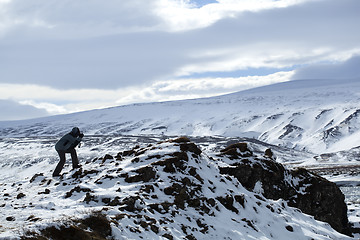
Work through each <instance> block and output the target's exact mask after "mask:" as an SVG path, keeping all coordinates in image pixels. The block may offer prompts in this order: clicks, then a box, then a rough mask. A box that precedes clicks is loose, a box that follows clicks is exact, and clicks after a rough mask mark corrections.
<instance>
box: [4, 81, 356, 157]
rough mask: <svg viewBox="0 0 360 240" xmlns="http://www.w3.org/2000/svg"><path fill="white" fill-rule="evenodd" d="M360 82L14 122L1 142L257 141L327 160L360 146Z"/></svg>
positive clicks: (284, 86) (306, 84)
mask: <svg viewBox="0 0 360 240" xmlns="http://www.w3.org/2000/svg"><path fill="white" fill-rule="evenodd" d="M359 101H360V79H347V80H297V81H289V82H284V83H278V84H273V85H269V86H263V87H258V88H254V89H249V90H245V91H241V92H236V93H231V94H227V95H222V96H215V97H210V98H202V99H191V100H180V101H168V102H159V103H157V102H155V103H137V104H131V105H124V106H118V107H112V108H106V109H97V110H90V111H85V112H78V113H72V114H67V115H58V116H50V117H45V118H40V119H31V120H22V121H16V122H15V121H14V122H0V136H2V137H11V136H31V135H32V136H37V135H39V136H41V135H60V134H63V133H64V132H66V131H68V129H69V128H71V127H72V126H74V125H76V126H78V127H80V128H81V129H82V130H83V131H84V132H85V133H86V134H89V135H96V134H107V135H114V134H124V135H139V134H140V135H141V134H142V135H151V134H154V135H156V134H159V135H168V136H171V135H188V136H213V135H214V136H216V135H218V136H229V137H233V136H239V137H253V138H256V139H259V140H261V141H264V142H269V143H271V144H275V145H279V146H286V147H290V148H294V149H297V150H305V151H309V152H314V153H316V154H321V153H324V152H336V151H344V150H348V149H351V148H354V147H357V146H359V144H357V143H356V141H355V139H356V138H358V137H360V131H359V128H358V127H357V125H358V124H359V123H360V118H359V116H358V114H356V113H357V112H359V111H360V110H359V109H360V108H359V107H358V104H357V103H358V102H359Z"/></svg>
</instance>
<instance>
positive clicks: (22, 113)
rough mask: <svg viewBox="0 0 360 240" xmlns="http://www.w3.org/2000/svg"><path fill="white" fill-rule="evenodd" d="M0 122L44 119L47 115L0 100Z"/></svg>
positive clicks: (25, 106)
mask: <svg viewBox="0 0 360 240" xmlns="http://www.w3.org/2000/svg"><path fill="white" fill-rule="evenodd" d="M0 109H1V114H0V121H8V120H20V119H26V118H35V117H44V116H48V115H49V113H48V112H46V111H45V110H44V109H38V108H35V107H33V106H30V105H23V104H20V103H17V102H15V101H12V100H1V99H0Z"/></svg>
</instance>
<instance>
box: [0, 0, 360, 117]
mask: <svg viewBox="0 0 360 240" xmlns="http://www.w3.org/2000/svg"><path fill="white" fill-rule="evenodd" d="M359 11H360V1H358V0H344V1H337V0H326V1H324V0H311V1H310V0H282V1H273V0H251V1H250V0H244V1H243V0H242V1H238V0H218V1H210V3H209V2H206V1H202V0H154V1H148V0H133V1H117V0H109V1H100V0H90V1H86V3H84V2H81V1H73V0H63V1H56V0H46V1H45V0H28V1H21V0H6V1H4V0H0V52H1V54H0V75H1V76H2V77H1V78H0V93H1V94H4V95H1V94H0V97H1V98H2V99H14V100H16V101H22V102H24V101H25V102H26V103H28V104H31V105H33V106H36V107H41V108H45V109H47V110H48V111H53V112H55V111H57V112H59V111H66V112H69V111H74V110H85V109H89V108H98V107H106V106H113V105H114V104H125V103H129V102H139V101H160V100H168V99H170V100H172V99H174V98H175V99H180V98H191V97H201V96H209V95H210V94H212V95H219V94H222V93H228V92H230V91H239V90H241V89H245V88H246V86H259V85H261V84H262V85H266V84H270V83H273V80H272V78H267V77H266V76H259V75H265V74H261V72H262V70H263V69H268V71H266V72H267V73H266V74H268V73H276V72H282V71H292V70H296V68H298V67H299V66H300V67H301V66H311V65H312V64H317V63H319V62H341V61H345V60H347V59H349V58H350V57H351V56H353V55H354V54H355V55H356V54H360V32H359V31H356V30H357V28H358V26H357V25H358V22H360V15H359V14H358V12H359ZM256 70H258V73H257V72H256ZM301 71H302V70H299V71H297V72H298V73H301ZM250 72H252V73H251V74H249V75H246V73H250ZM217 73H227V75H226V77H223V78H217V77H216V75H217ZM212 74H214V75H213V76H212ZM232 74H233V75H232ZM279 74H280V73H279ZM201 76H207V77H206V78H204V77H201ZM274 76H275V75H274ZM286 76H287V77H290V75H286ZM261 77H263V78H261ZM240 79H241V81H240ZM250 81H251V83H250ZM277 81H285V79H284V78H283V77H279V79H278V80H277ZM240 82H242V83H244V85H241V84H240ZM220 83H221V84H220ZM245 83H246V84H245ZM14 86H16V87H17V88H19V90H18V91H16V90H14V89H15V88H14ZM21 86H23V87H21ZM224 86H234V87H233V88H226V87H224ZM2 87H4V89H2ZM40 88H42V89H43V90H41V91H40ZM20 89H22V90H21V91H20ZM181 89H190V90H191V91H187V92H186V91H182V90H181ZM32 91H34V92H32ZM35 92H36V93H38V94H34V93H35ZM47 93H49V94H47ZM50 93H51V94H50ZM170 93H172V94H173V95H171V94H170ZM79 94H82V96H81V95H79ZM99 96H100V97H99ZM115 96H116V97H115ZM96 98H98V100H97V101H95V99H96Z"/></svg>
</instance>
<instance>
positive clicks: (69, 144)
mask: <svg viewBox="0 0 360 240" xmlns="http://www.w3.org/2000/svg"><path fill="white" fill-rule="evenodd" d="M83 137H84V134H82V133H81V132H80V129H79V128H78V127H74V128H73V129H72V130H71V132H70V133H68V134H66V135H64V136H63V137H62V138H61V139H60V140H59V141H58V142H57V143H56V144H55V149H56V151H57V152H58V154H59V157H60V162H59V163H58V165H57V166H56V168H55V171H54V173H53V177H57V176H60V172H61V170H62V169H63V167H64V164H65V160H66V158H65V153H70V154H71V160H72V166H73V169H74V168H79V167H80V165H79V160H78V157H77V154H76V150H75V147H76V146H77V145H78V144H79V143H80V142H81V140H82V138H83Z"/></svg>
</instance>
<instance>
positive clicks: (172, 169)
mask: <svg viewBox="0 0 360 240" xmlns="http://www.w3.org/2000/svg"><path fill="white" fill-rule="evenodd" d="M179 143H180V144H179ZM116 150H117V149H116V147H115V146H113V151H116ZM256 158H258V156H252V157H248V161H253V160H255V159H256ZM169 163H173V164H169ZM233 163H234V160H230V159H228V158H220V157H217V155H216V153H214V155H212V156H210V155H207V154H205V153H201V151H200V150H199V148H198V147H197V146H196V145H194V144H192V143H185V144H182V143H181V142H179V141H177V140H174V141H173V140H170V141H162V142H158V143H153V144H147V145H146V147H135V148H134V149H132V150H129V151H122V152H121V154H115V155H113V156H111V157H110V156H109V155H108V156H106V157H104V155H101V156H98V158H93V159H90V160H89V161H87V163H86V164H84V165H83V168H82V170H81V171H75V170H73V171H69V167H70V166H66V167H65V169H64V171H63V173H64V175H63V176H62V177H61V178H55V179H54V178H52V177H51V172H52V170H53V166H52V165H49V164H48V161H46V160H43V161H39V162H36V163H33V164H32V166H31V167H28V168H24V169H23V170H22V175H19V176H18V178H17V179H16V180H15V181H5V182H2V183H0V189H1V192H2V195H1V196H0V200H1V203H2V204H1V206H0V207H1V212H0V219H1V226H0V238H1V239H17V238H18V236H19V234H20V235H21V234H23V232H22V231H21V229H22V228H24V231H27V230H32V231H38V230H39V229H43V228H45V227H49V226H54V225H55V226H59V225H61V224H65V225H66V224H68V222H69V221H70V220H69V219H70V218H72V217H78V218H81V217H85V216H87V215H89V213H90V212H91V211H102V212H103V213H104V214H105V215H106V217H107V218H108V219H109V220H112V221H111V230H112V236H113V237H114V238H115V239H139V237H140V236H141V237H142V238H143V239H276V240H281V239H284V240H285V239H286V240H288V239H319V240H322V239H324V240H325V239H350V238H348V237H347V236H344V235H342V234H340V233H338V232H336V231H335V230H333V229H332V228H331V227H330V226H329V225H328V224H326V223H323V222H319V221H316V220H314V218H313V217H311V216H309V215H305V214H303V213H301V212H300V211H299V210H297V209H294V208H291V207H289V206H288V205H287V203H286V202H285V201H283V200H277V201H274V200H266V199H265V198H264V197H262V196H261V186H259V185H258V186H257V187H256V189H254V192H250V191H248V190H246V189H245V188H244V187H243V186H242V185H241V184H240V183H239V182H238V181H237V180H236V178H234V177H231V176H224V175H221V174H220V172H219V167H220V166H230V165H231V164H233ZM22 167H23V166H22ZM291 181H292V182H297V179H291ZM230 200H231V201H230Z"/></svg>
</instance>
